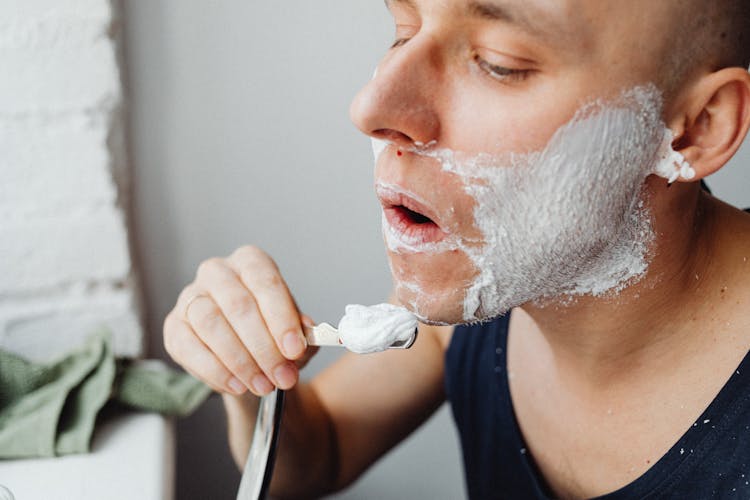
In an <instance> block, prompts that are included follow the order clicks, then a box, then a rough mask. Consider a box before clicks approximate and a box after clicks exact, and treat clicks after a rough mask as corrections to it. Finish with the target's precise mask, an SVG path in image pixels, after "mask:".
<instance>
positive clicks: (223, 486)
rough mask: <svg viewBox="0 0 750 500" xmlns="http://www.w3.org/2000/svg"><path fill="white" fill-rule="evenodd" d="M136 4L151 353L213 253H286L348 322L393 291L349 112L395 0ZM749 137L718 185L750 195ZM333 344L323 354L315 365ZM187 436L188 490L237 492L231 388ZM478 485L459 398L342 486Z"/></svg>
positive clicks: (134, 110) (328, 316) (291, 278)
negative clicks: (346, 309)
mask: <svg viewBox="0 0 750 500" xmlns="http://www.w3.org/2000/svg"><path fill="white" fill-rule="evenodd" d="M125 14H126V18H125V23H126V33H127V37H126V51H127V62H128V87H129V94H130V99H131V102H130V111H131V142H132V144H131V146H132V155H133V160H134V165H135V173H134V179H135V180H134V182H135V186H134V188H135V203H134V212H135V213H134V215H135V226H136V230H137V236H138V243H137V250H138V255H137V258H138V260H139V261H140V265H141V269H142V276H143V280H144V284H145V287H146V294H147V302H148V311H149V316H148V327H149V331H150V335H151V337H150V339H151V345H150V352H151V353H152V355H163V350H162V348H161V321H162V318H163V317H164V315H165V314H166V312H167V311H168V310H169V308H170V307H171V306H172V304H173V303H174V300H175V297H176V296H177V293H178V292H179V290H180V289H181V288H182V287H183V286H184V285H185V284H186V283H188V282H189V281H190V280H191V279H192V275H193V273H194V270H195V268H196V266H197V265H198V263H199V262H200V261H201V260H203V259H205V258H206V257H209V256H213V255H226V254H228V253H229V252H231V251H232V250H233V249H234V248H235V247H237V246H239V245H242V244H245V243H257V244H259V245H261V246H262V247H264V248H265V249H266V250H267V251H268V252H269V253H271V254H272V255H273V256H274V257H275V258H276V260H277V261H278V263H279V265H280V267H281V269H282V271H283V272H284V274H285V276H286V278H287V280H288V282H289V283H290V286H291V288H292V290H293V291H294V293H295V295H296V298H297V300H298V302H299V304H300V306H301V307H302V308H303V309H304V310H305V311H307V312H308V313H309V314H311V315H312V316H313V317H314V318H315V319H317V320H329V321H337V320H338V318H339V316H340V315H341V314H342V311H343V306H344V305H345V304H347V303H350V302H361V303H375V302H379V301H381V300H383V299H384V298H385V297H386V294H387V293H388V289H389V285H390V281H389V275H388V270H387V265H386V261H385V255H384V252H383V249H382V243H381V239H380V234H379V227H380V224H379V211H378V208H377V204H376V202H375V198H374V195H373V193H372V187H371V186H372V158H371V153H370V148H369V141H368V140H367V139H366V138H365V137H363V136H362V135H361V134H359V133H358V132H357V131H356V130H355V128H354V127H353V125H351V124H350V123H349V119H348V112H347V110H348V105H349V101H350V99H351V97H352V96H353V95H354V94H355V93H356V91H357V89H359V88H360V87H361V86H362V85H363V84H364V83H365V82H366V81H367V80H368V79H369V77H370V75H371V73H372V70H373V68H374V67H375V65H376V63H377V61H378V59H379V57H380V55H381V54H382V53H383V52H384V51H385V49H386V47H387V45H388V43H389V41H390V38H391V36H392V35H391V33H392V27H391V22H390V19H389V16H388V15H387V13H386V11H385V8H384V7H383V3H382V2H381V1H370V2H362V1H357V2H354V1H352V0H326V1H318V2H310V1H302V0H285V1H283V2H259V1H244V2H241V1H234V2H231V1H224V2H207V1H205V0H202V1H200V0H158V1H156V0H127V1H126V2H125ZM749 149H750V148H748V147H746V148H745V151H743V153H742V155H741V156H742V158H744V161H735V162H734V163H735V164H733V165H731V166H730V167H729V168H727V169H725V171H724V172H722V173H721V174H719V175H718V176H716V179H715V180H712V182H711V185H712V187H713V188H714V189H715V191H717V192H718V193H719V194H720V195H722V196H723V197H725V199H728V200H729V201H730V202H732V203H735V204H738V205H743V206H750V189H748V188H749V187H750V168H748V166H747V164H748V162H749V161H750V151H748V150H749ZM737 163H742V165H738V164H737ZM333 357H334V353H331V352H328V353H323V354H322V355H320V356H319V357H318V359H316V361H315V362H314V363H313V364H312V366H311V369H310V370H309V371H308V372H307V374H306V376H310V375H311V374H313V373H315V372H316V371H317V370H318V369H319V368H320V367H321V366H322V365H324V364H325V363H327V362H330V361H331V360H332V359H333ZM404 383H408V381H404ZM179 432H180V439H179V444H178V446H179V449H178V453H179V462H178V463H179V470H178V498H179V499H180V500H183V499H225V498H227V499H228V498H233V497H234V494H235V491H236V487H237V481H238V475H237V473H236V472H235V471H234V467H233V465H232V464H231V461H230V459H229V456H228V454H227V450H226V445H225V443H224V429H223V412H222V409H221V405H220V401H219V400H218V398H214V399H213V400H211V401H210V403H209V404H208V405H206V406H205V407H204V408H203V409H202V410H201V411H200V412H199V413H198V414H196V415H195V416H193V417H191V418H190V419H187V420H185V421H183V422H181V423H180V425H179ZM461 497H463V482H462V477H461V469H460V455H459V452H458V448H457V441H456V437H455V431H454V430H453V427H452V425H451V422H450V414H449V413H448V411H447V410H446V408H443V409H442V410H441V411H440V412H439V414H438V416H437V418H435V419H433V420H432V421H431V422H430V423H429V424H428V425H427V426H426V427H425V428H423V429H422V430H421V431H419V432H418V433H417V434H416V435H415V436H413V437H412V438H411V440H410V441H408V442H407V443H405V445H402V446H401V447H399V448H398V449H397V450H396V451H395V452H393V453H392V454H390V455H389V456H388V458H387V459H386V460H384V461H382V462H381V463H380V464H378V465H377V466H376V467H375V468H374V469H373V470H372V471H371V472H370V473H368V474H367V475H366V476H365V478H364V479H363V480H362V481H360V482H359V483H358V484H357V485H356V486H354V487H353V488H351V489H350V490H349V491H347V492H345V493H344V494H341V495H338V496H337V497H336V498H342V499H343V498H346V499H350V498H351V499H354V498H431V499H441V498H445V499H456V498H461Z"/></svg>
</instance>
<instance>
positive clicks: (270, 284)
mask: <svg viewBox="0 0 750 500" xmlns="http://www.w3.org/2000/svg"><path fill="white" fill-rule="evenodd" d="M229 263H230V265H231V266H232V268H233V269H234V271H235V273H236V274H237V275H238V276H239V279H240V281H241V282H242V283H243V284H244V285H245V287H246V288H247V289H248V290H250V291H251V292H252V294H253V297H254V298H255V302H256V303H257V305H258V308H259V309H260V311H261V312H262V315H263V320H264V322H265V324H266V325H267V326H268V331H269V332H270V333H271V336H272V337H273V338H274V340H275V342H276V345H277V346H278V347H279V349H280V350H281V352H282V353H284V355H285V356H286V357H287V358H288V359H299V358H300V357H302V355H303V354H304V353H305V349H306V348H307V341H306V339H305V336H304V334H303V332H302V326H301V324H300V317H299V312H298V310H297V305H296V304H295V302H294V298H293V297H292V294H291V293H290V292H289V289H288V288H287V286H286V283H285V282H284V279H283V277H282V276H281V273H280V272H279V269H278V267H276V264H275V263H274V262H273V260H272V259H271V258H270V257H268V255H266V254H265V253H263V252H260V251H255V252H253V251H250V252H246V253H244V254H243V253H239V254H236V255H233V256H232V257H230V259H229Z"/></svg>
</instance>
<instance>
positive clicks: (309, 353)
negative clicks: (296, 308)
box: [294, 313, 320, 370]
mask: <svg viewBox="0 0 750 500" xmlns="http://www.w3.org/2000/svg"><path fill="white" fill-rule="evenodd" d="M299 319H300V323H302V326H303V327H305V328H312V327H313V326H315V322H314V321H313V319H312V318H311V317H310V316H308V315H307V314H304V313H300V315H299ZM319 349H320V347H316V346H308V347H307V349H306V350H305V354H304V355H303V356H302V357H301V358H299V359H296V360H295V361H294V364H296V365H297V369H299V370H301V369H302V368H304V367H305V366H306V365H307V363H309V362H310V360H311V359H312V358H313V356H315V355H316V354H317V353H318V350H319Z"/></svg>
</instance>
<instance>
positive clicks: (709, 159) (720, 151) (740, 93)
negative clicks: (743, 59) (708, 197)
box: [672, 67, 750, 180]
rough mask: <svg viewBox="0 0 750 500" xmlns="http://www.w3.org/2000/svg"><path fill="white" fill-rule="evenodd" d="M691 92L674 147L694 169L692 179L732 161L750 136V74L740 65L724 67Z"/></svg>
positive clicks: (696, 178) (702, 80)
mask: <svg viewBox="0 0 750 500" xmlns="http://www.w3.org/2000/svg"><path fill="white" fill-rule="evenodd" d="M689 92H690V95H689V97H688V98H687V99H686V101H687V102H686V103H685V109H684V114H682V117H681V119H680V123H678V124H675V125H676V126H675V127H673V130H675V129H677V130H678V132H677V135H676V137H675V140H674V142H673V143H672V147H673V148H674V150H675V151H676V152H678V153H680V154H681V155H682V156H683V157H684V158H685V160H686V161H687V162H688V163H689V164H690V166H691V167H692V168H693V170H694V171H695V176H694V177H693V178H692V179H689V180H699V179H703V178H704V177H707V176H709V175H711V174H713V173H714V172H716V171H717V170H719V169H720V168H721V167H723V166H724V165H725V164H726V163H727V162H729V160H730V159H731V158H732V156H734V154H735V153H736V152H737V150H738V149H739V148H740V146H741V145H742V142H743V141H744V139H745V136H746V135H747V132H748V128H749V127H750V74H748V72H747V71H746V70H744V69H742V68H738V67H737V68H726V69H722V70H720V71H717V72H715V73H711V74H710V75H707V76H705V77H704V78H702V79H701V80H700V81H698V82H696V83H695V84H694V85H693V86H692V88H691V89H690V90H689ZM683 180H688V179H683Z"/></svg>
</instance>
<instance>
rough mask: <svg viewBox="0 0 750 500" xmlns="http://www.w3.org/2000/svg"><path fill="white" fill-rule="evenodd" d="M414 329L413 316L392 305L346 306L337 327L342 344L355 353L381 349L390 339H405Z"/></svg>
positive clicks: (392, 341) (388, 344)
mask: <svg viewBox="0 0 750 500" xmlns="http://www.w3.org/2000/svg"><path fill="white" fill-rule="evenodd" d="M416 328H417V318H416V317H415V316H414V315H413V314H412V313H410V312H409V311H408V310H406V309H405V308H403V307H399V306H394V305H393V304H378V305H374V306H369V307H368V306H362V305H358V304H354V305H348V306H346V310H345V314H344V317H343V318H341V321H340V322H339V326H338V330H339V336H340V337H341V342H342V343H343V344H344V347H346V348H347V349H349V350H350V351H352V352H356V353H358V354H367V353H372V352H380V351H385V350H386V349H388V347H390V346H391V344H393V343H394V342H397V341H407V340H409V339H410V338H411V337H412V335H414V331H415V330H416Z"/></svg>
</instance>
